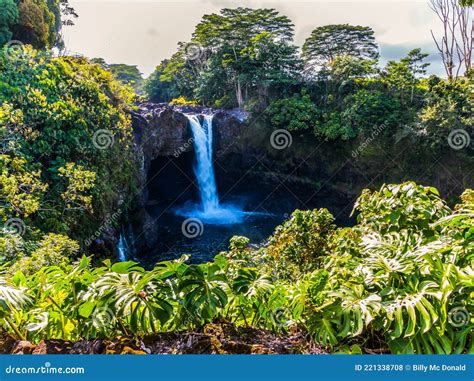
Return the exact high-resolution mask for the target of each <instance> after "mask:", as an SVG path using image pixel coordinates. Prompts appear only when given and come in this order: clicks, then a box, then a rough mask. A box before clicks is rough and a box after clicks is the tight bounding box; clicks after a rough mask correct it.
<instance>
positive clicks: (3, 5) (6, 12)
mask: <svg viewBox="0 0 474 381" xmlns="http://www.w3.org/2000/svg"><path fill="white" fill-rule="evenodd" d="M17 21H18V7H17V5H16V2H15V1H14V0H0V47H1V46H3V45H4V44H6V43H7V42H8V41H10V40H11V39H12V36H13V33H12V31H11V26H12V25H13V24H15V23H16V22H17Z"/></svg>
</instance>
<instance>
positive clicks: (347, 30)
mask: <svg viewBox="0 0 474 381" xmlns="http://www.w3.org/2000/svg"><path fill="white" fill-rule="evenodd" d="M340 56H352V57H355V58H359V59H377V58H378V56H379V53H378V46H377V43H376V42H375V37H374V31H373V30H372V28H370V27H366V26H360V25H349V24H337V25H325V26H321V27H318V28H316V29H315V30H313V31H312V32H311V35H310V36H309V37H308V38H307V39H306V41H305V43H304V45H303V58H304V59H305V61H306V63H307V64H308V65H309V66H310V67H314V66H326V64H327V63H329V62H331V61H333V60H334V59H335V58H337V57H340Z"/></svg>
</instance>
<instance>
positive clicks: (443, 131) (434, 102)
mask: <svg viewBox="0 0 474 381" xmlns="http://www.w3.org/2000/svg"><path fill="white" fill-rule="evenodd" d="M427 82H428V83H427V84H428V93H427V97H426V104H425V105H424V107H423V108H422V109H421V111H420V114H419V118H420V122H421V123H420V125H419V128H420V130H421V131H426V133H427V141H428V142H429V143H430V145H431V146H436V147H439V146H446V144H447V136H448V135H449V133H450V132H451V131H453V130H456V129H458V130H465V131H466V132H467V133H468V134H469V135H470V136H472V133H473V132H474V131H473V129H472V126H473V125H474V117H473V113H472V107H473V102H474V101H473V99H472V96H470V92H471V91H472V90H471V89H472V86H473V82H472V80H468V79H460V80H458V81H454V82H453V81H452V82H447V81H441V80H439V79H437V78H436V77H430V78H429V79H428V81H427ZM466 148H468V147H466Z"/></svg>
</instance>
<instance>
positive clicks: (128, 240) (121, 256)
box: [117, 224, 136, 262]
mask: <svg viewBox="0 0 474 381" xmlns="http://www.w3.org/2000/svg"><path fill="white" fill-rule="evenodd" d="M134 242H135V241H134V234H133V230H132V226H131V225H130V224H129V225H128V227H125V226H122V228H121V229H120V237H119V241H118V246H117V249H118V260H119V261H120V262H125V261H129V260H132V259H133V258H134V257H135V254H136V252H135V245H134Z"/></svg>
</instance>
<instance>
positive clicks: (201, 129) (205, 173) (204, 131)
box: [177, 115, 245, 225]
mask: <svg viewBox="0 0 474 381" xmlns="http://www.w3.org/2000/svg"><path fill="white" fill-rule="evenodd" d="M186 117H187V118H188V120H189V124H190V126H191V131H192V134H193V145H194V151H195V153H196V164H195V166H194V173H195V175H196V179H197V183H198V188H199V199H200V203H199V205H195V206H193V207H192V208H191V209H189V208H182V209H180V210H178V211H177V213H178V214H179V215H183V216H186V217H195V218H198V219H200V220H201V221H202V222H205V223H209V224H222V225H226V224H235V223H239V222H242V219H243V217H244V214H245V213H244V212H242V211H241V210H240V209H238V208H236V207H235V206H232V205H222V204H220V203H219V195H218V193H217V187H216V179H215V176H214V165H213V160H212V144H213V140H212V117H213V116H212V115H205V116H204V118H203V123H202V125H201V122H200V120H199V117H198V116H197V115H186Z"/></svg>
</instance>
